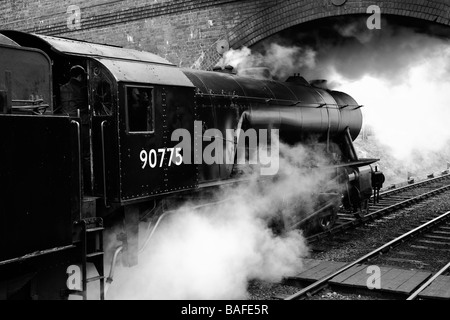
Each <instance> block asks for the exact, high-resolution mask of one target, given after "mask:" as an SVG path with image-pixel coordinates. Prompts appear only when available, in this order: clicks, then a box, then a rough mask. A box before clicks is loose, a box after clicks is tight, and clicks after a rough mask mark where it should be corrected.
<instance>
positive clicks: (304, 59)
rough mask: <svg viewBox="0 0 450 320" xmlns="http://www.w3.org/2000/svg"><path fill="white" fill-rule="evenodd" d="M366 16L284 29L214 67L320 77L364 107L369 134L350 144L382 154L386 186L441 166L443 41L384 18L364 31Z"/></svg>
mask: <svg viewBox="0 0 450 320" xmlns="http://www.w3.org/2000/svg"><path fill="white" fill-rule="evenodd" d="M366 20H367V17H362V18H358V17H346V18H342V19H340V20H337V21H338V22H337V23H336V24H335V25H334V26H333V22H330V29H327V31H326V32H324V31H323V30H322V31H317V32H316V30H314V29H313V30H308V31H303V30H299V29H297V30H290V31H289V34H287V35H285V36H276V37H274V38H272V39H268V40H267V41H266V42H265V43H263V44H259V45H258V48H257V49H258V51H260V52H262V53H259V52H251V51H250V49H248V48H243V49H242V50H237V51H230V53H229V54H226V55H224V58H223V59H222V61H221V64H222V65H226V64H230V65H232V66H234V67H237V69H238V71H242V70H243V69H246V68H252V67H261V66H266V67H268V68H269V69H270V71H271V73H272V75H275V76H276V77H278V78H279V79H280V80H284V79H286V78H287V77H288V76H290V75H293V74H294V73H300V74H301V75H302V76H303V77H305V78H306V79H308V80H314V79H327V80H328V83H329V87H330V88H331V89H334V90H338V91H343V92H346V93H348V94H350V95H351V96H352V97H354V98H355V100H356V101H357V102H358V103H360V104H362V105H364V108H363V109H362V111H363V115H364V124H365V126H366V127H368V128H370V131H371V132H372V133H373V136H372V138H371V139H370V140H369V141H368V142H367V143H360V141H357V147H358V151H359V152H360V155H361V156H366V157H370V158H381V162H380V167H381V170H384V171H386V173H387V179H388V183H389V182H392V183H396V182H403V181H405V180H406V177H407V173H408V172H409V173H411V174H412V175H413V176H421V177H423V176H424V175H426V174H427V173H431V172H437V171H440V170H443V169H445V168H446V164H447V161H450V128H449V125H448V118H449V116H450V95H449V94H448V92H450V91H449V89H450V41H449V40H448V38H442V37H439V36H435V35H434V34H433V33H436V34H443V32H442V30H438V29H437V28H436V27H432V28H428V29H427V28H425V27H423V28H421V29H420V30H418V29H419V28H414V27H411V26H408V27H407V26H400V25H397V24H394V23H391V22H390V20H387V19H385V20H384V21H383V22H382V29H381V30H369V29H368V28H367V26H366ZM274 42H276V44H275V43H274ZM276 48H278V49H276ZM280 64H281V65H282V66H283V68H280V67H279V65H280ZM278 70H282V72H278Z"/></svg>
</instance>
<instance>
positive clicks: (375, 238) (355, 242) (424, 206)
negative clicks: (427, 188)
mask: <svg viewBox="0 0 450 320" xmlns="http://www.w3.org/2000/svg"><path fill="white" fill-rule="evenodd" d="M449 210H450V192H445V193H443V194H441V195H439V196H437V197H434V198H432V199H427V200H425V201H423V202H421V203H419V204H416V205H414V206H412V207H409V208H407V209H403V210H400V211H397V212H395V213H393V214H391V215H390V216H389V218H387V219H382V220H379V221H376V222H373V223H371V224H369V225H367V226H365V227H362V228H358V229H356V230H350V231H348V232H347V233H346V235H338V236H337V237H336V238H335V240H334V241H333V240H331V241H330V240H327V239H326V240H324V241H322V242H319V243H318V246H323V247H324V248H326V250H325V251H324V252H318V253H313V254H312V255H311V257H312V258H313V259H319V260H329V261H341V262H351V261H354V260H356V259H358V258H359V257H361V256H363V255H365V254H367V253H369V252H370V251H372V250H374V249H376V248H378V247H380V246H381V245H383V244H385V243H386V242H388V241H390V240H392V239H395V238H396V237H398V236H399V235H401V234H403V233H404V232H406V231H408V230H410V229H411V228H413V227H414V226H419V225H420V224H421V223H422V222H423V221H424V220H428V219H429V217H430V215H439V214H443V213H445V212H447V211H449ZM346 238H348V239H346ZM412 243H414V242H407V243H404V244H403V245H401V246H399V247H397V248H396V249H395V252H398V251H401V250H406V249H408V251H410V250H411V248H410V247H409V246H410V245H411V244H412ZM387 257H389V254H387V255H385V256H383V257H382V258H378V259H379V260H380V262H382V261H383V262H386V261H387V260H386V258H387ZM445 258H446V259H447V261H448V259H449V255H448V252H447V253H446V252H444V251H443V252H442V255H441V254H438V253H436V252H434V251H433V252H429V251H426V252H424V253H423V254H422V255H421V259H423V261H427V266H426V267H427V268H426V269H427V270H429V271H436V270H439V269H440V268H441V267H442V261H441V260H442V259H445ZM376 262H377V261H375V260H373V261H371V263H372V264H373V263H376ZM383 264H388V265H391V266H398V267H405V265H403V264H401V263H399V264H397V263H395V262H394V261H389V263H383ZM412 267H413V266H408V267H407V269H410V268H412ZM422 269H423V268H422Z"/></svg>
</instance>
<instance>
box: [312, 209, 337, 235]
mask: <svg viewBox="0 0 450 320" xmlns="http://www.w3.org/2000/svg"><path fill="white" fill-rule="evenodd" d="M336 220H337V214H336V211H335V210H332V212H331V213H330V214H328V215H326V216H325V217H321V218H320V219H319V220H318V223H317V224H318V228H319V231H328V230H330V229H331V228H333V226H334V225H335V223H336Z"/></svg>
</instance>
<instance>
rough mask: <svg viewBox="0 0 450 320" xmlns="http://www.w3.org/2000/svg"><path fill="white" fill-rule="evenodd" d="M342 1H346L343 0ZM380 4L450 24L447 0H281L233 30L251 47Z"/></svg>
mask: <svg viewBox="0 0 450 320" xmlns="http://www.w3.org/2000/svg"><path fill="white" fill-rule="evenodd" d="M341 2H342V1H341ZM374 4H375V5H378V6H379V7H380V9H381V14H387V15H398V16H406V17H412V18H419V19H423V20H428V21H433V22H437V23H441V24H444V25H450V20H449V18H450V4H449V3H446V2H444V1H443V0H431V1H424V0H407V1H405V0H396V1H395V0H393V1H383V2H379V1H374V0H359V1H346V3H344V4H343V5H341V6H336V5H334V4H333V2H332V1H331V0H307V1H298V0H289V1H278V2H277V4H275V5H274V6H271V7H269V8H266V9H264V10H262V11H260V12H257V13H256V14H255V15H253V16H252V17H250V18H249V19H247V20H246V21H244V22H242V23H240V24H239V25H237V26H236V27H235V28H233V29H232V30H231V31H230V32H229V35H228V37H229V41H230V45H231V47H233V48H238V47H241V46H251V45H253V44H255V43H257V42H258V41H260V40H263V39H265V38H267V37H269V36H271V35H273V34H276V33H277V32H280V31H282V30H285V29H287V28H290V27H293V26H295V25H298V24H301V23H305V22H309V21H312V20H316V19H321V18H326V17H335V16H342V15H351V14H367V8H368V7H369V6H371V5H374Z"/></svg>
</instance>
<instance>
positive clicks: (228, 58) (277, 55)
mask: <svg viewBox="0 0 450 320" xmlns="http://www.w3.org/2000/svg"><path fill="white" fill-rule="evenodd" d="M217 65H218V66H220V67H222V68H224V67H226V66H232V67H234V68H235V69H236V71H237V73H238V74H242V72H244V71H245V70H246V69H250V68H257V67H266V68H268V69H269V71H270V74H271V76H272V77H273V78H278V79H281V78H286V77H287V76H289V75H291V74H292V70H294V69H297V68H299V67H308V68H314V67H315V52H314V51H313V50H311V49H309V48H307V49H302V48H299V47H285V46H282V45H279V44H276V43H272V44H270V45H268V46H267V47H266V50H265V53H264V54H262V53H258V52H252V50H251V49H249V48H247V47H243V48H242V49H239V50H234V49H231V50H229V51H227V52H226V53H225V54H224V55H223V57H222V59H221V60H220V61H219V62H218V64H217Z"/></svg>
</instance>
